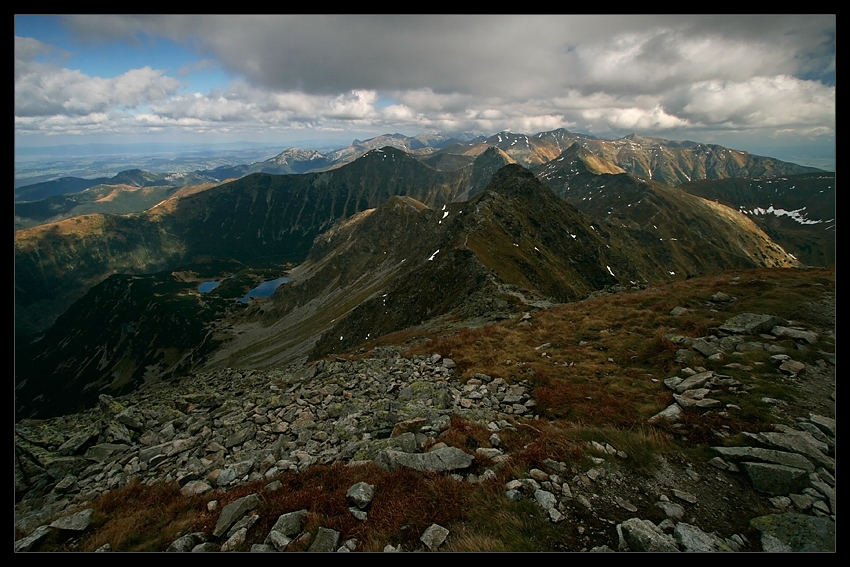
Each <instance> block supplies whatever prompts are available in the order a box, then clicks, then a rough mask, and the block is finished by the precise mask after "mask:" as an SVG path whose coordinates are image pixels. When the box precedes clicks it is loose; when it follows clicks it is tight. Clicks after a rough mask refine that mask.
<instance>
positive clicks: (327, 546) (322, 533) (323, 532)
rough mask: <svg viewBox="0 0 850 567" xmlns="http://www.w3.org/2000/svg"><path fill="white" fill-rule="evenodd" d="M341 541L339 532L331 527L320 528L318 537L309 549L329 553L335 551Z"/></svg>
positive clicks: (317, 533)
mask: <svg viewBox="0 0 850 567" xmlns="http://www.w3.org/2000/svg"><path fill="white" fill-rule="evenodd" d="M338 543H339V532H338V531H336V530H332V529H330V528H319V531H318V532H316V539H314V540H313V543H312V544H311V545H310V549H308V550H307V551H312V552H321V553H327V552H329V551H335V550H336V548H337V544H338Z"/></svg>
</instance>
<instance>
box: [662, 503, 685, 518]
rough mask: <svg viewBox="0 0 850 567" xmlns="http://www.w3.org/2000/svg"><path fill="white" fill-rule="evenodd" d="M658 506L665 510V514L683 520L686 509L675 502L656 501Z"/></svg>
mask: <svg viewBox="0 0 850 567" xmlns="http://www.w3.org/2000/svg"><path fill="white" fill-rule="evenodd" d="M655 505H656V506H658V507H659V508H661V510H663V511H664V514H665V515H666V516H667V517H668V518H670V519H672V520H676V521H678V520H681V519H682V518H684V517H685V509H684V508H682V506H681V505H679V504H676V503H675V502H656V503H655Z"/></svg>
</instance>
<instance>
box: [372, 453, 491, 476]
mask: <svg viewBox="0 0 850 567" xmlns="http://www.w3.org/2000/svg"><path fill="white" fill-rule="evenodd" d="M474 460H475V457H473V456H472V455H470V454H469V453H466V452H464V451H462V450H460V449H458V448H457V447H444V448H442V449H437V450H436V451H429V452H428V453H402V452H401V451H392V450H386V451H382V452H381V453H379V455H378V457H376V458H375V462H376V463H377V464H378V465H380V466H382V467H384V468H387V469H395V468H397V467H399V466H402V467H407V468H410V469H414V470H418V471H423V472H428V471H434V472H441V471H452V470H458V469H465V468H468V467H469V466H470V465H472V462H473V461H474Z"/></svg>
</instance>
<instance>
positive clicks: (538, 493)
mask: <svg viewBox="0 0 850 567" xmlns="http://www.w3.org/2000/svg"><path fill="white" fill-rule="evenodd" d="M534 499H535V500H537V503H538V504H539V505H540V507H541V508H543V509H544V510H550V509H552V508H554V507H555V506H556V505H557V504H558V500H557V499H556V498H555V495H554V494H552V493H551V492H548V491H546V490H535V491H534Z"/></svg>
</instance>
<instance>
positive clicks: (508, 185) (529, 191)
mask: <svg viewBox="0 0 850 567" xmlns="http://www.w3.org/2000/svg"><path fill="white" fill-rule="evenodd" d="M487 189H488V190H490V191H495V192H496V193H501V194H502V195H507V196H510V197H517V196H527V195H535V194H538V193H539V192H540V191H541V189H543V190H548V188H547V187H546V186H545V185H543V183H541V182H540V180H538V179H537V178H536V177H535V176H534V174H533V173H531V172H530V171H529V170H527V169H526V168H524V167H522V166H521V165H519V164H516V163H512V164H509V165H506V166H505V167H503V168H501V169H500V170H498V171H497V172H496V173H494V174H493V179H492V181H490V185H488V186H487Z"/></svg>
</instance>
